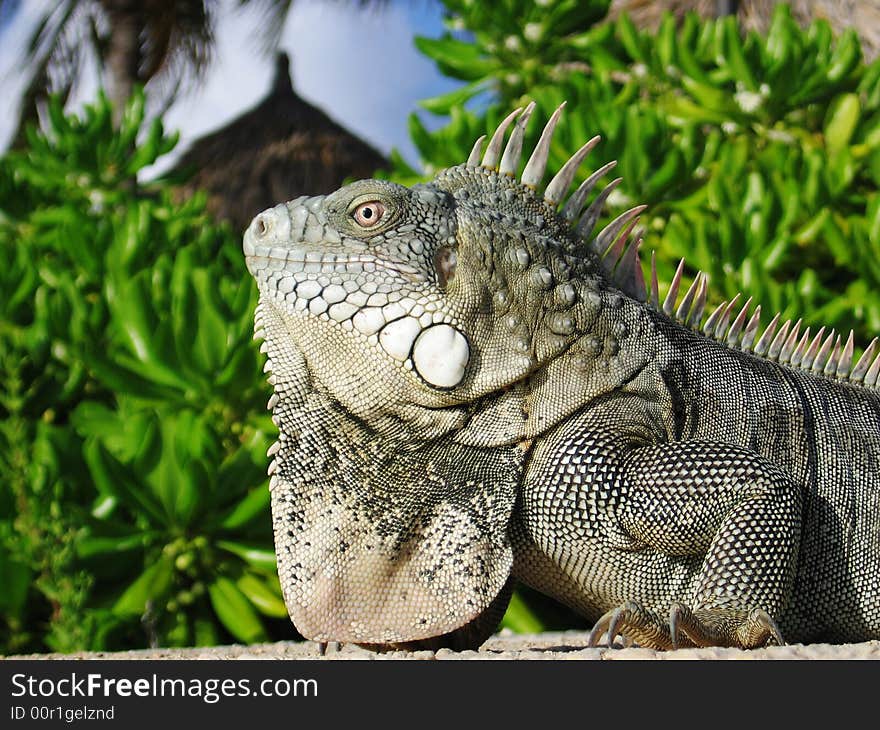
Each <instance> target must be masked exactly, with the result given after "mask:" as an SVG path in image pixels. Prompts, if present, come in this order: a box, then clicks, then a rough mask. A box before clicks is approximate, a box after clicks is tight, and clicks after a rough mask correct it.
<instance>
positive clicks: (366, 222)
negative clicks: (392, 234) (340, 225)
mask: <svg viewBox="0 0 880 730" xmlns="http://www.w3.org/2000/svg"><path fill="white" fill-rule="evenodd" d="M351 215H352V217H353V218H354V219H355V221H357V224H358V225H359V226H361V227H362V228H372V227H373V226H375V225H376V224H377V223H378V222H379V221H380V220H382V216H384V215H385V206H384V205H382V203H380V202H379V201H378V200H370V201H368V202H366V203H361V204H360V205H359V206H358V207H357V208H355V209H354V212H353V213H352V214H351Z"/></svg>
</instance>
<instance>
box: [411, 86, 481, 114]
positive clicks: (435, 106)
mask: <svg viewBox="0 0 880 730" xmlns="http://www.w3.org/2000/svg"><path fill="white" fill-rule="evenodd" d="M484 86H485V83H484V81H483V80H482V79H480V80H477V81H472V82H471V83H469V84H465V85H464V86H460V87H458V88H457V89H453V90H452V91H448V92H446V93H445V94H440V95H439V96H432V97H431V98H430V99H422V100H421V101H420V102H419V106H420V107H422V108H423V109H427V110H428V111H429V112H431V113H432V114H449V113H451V112H452V110H453V109H454V108H456V107H460V106H464V105H465V104H466V103H467V102H468V101H470V100H471V99H472V98H473V97H474V96H476V95H477V94H479V93H480V91H482V90H483V87H484Z"/></svg>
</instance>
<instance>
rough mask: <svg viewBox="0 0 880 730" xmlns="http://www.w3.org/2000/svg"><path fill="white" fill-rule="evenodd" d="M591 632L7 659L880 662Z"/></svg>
mask: <svg viewBox="0 0 880 730" xmlns="http://www.w3.org/2000/svg"><path fill="white" fill-rule="evenodd" d="M586 644H587V633H586V632H583V631H563V632H548V633H543V634H513V633H509V632H502V633H500V634H497V635H495V636H493V637H492V638H491V639H489V640H488V641H487V642H486V643H485V644H483V646H482V647H480V649H479V651H463V652H454V651H450V650H448V649H441V650H440V651H438V652H436V653H434V652H431V651H416V652H407V651H393V652H387V653H382V654H379V653H376V652H373V651H368V650H366V649H361V648H360V647H358V646H355V645H353V644H346V645H344V646H343V647H342V648H341V649H329V650H328V651H327V654H326V655H325V656H321V655H320V653H319V652H318V645H317V644H315V643H314V642H311V641H305V642H294V641H280V642H276V643H273V644H253V645H250V646H243V645H232V646H215V647H209V648H201V649H144V650H139V651H123V652H83V653H79V654H29V655H18V656H9V657H5V658H6V659H130V660H138V659H250V660H253V659H311V660H319V661H338V660H362V661H363V660H366V661H383V660H412V659H415V660H474V659H477V660H493V659H517V660H548V659H558V660H571V659H575V660H651V659H663V660H668V659H728V660H730V659H769V660H773V659H788V660H791V659H880V641H868V642H864V643H861V644H841V645H833V644H806V645H805V644H792V645H789V646H773V647H769V648H767V649H754V650H752V651H742V650H740V649H720V648H711V649H679V650H678V651H670V652H661V651H654V650H652V649H641V648H629V649H609V648H607V647H603V648H597V649H588V648H586Z"/></svg>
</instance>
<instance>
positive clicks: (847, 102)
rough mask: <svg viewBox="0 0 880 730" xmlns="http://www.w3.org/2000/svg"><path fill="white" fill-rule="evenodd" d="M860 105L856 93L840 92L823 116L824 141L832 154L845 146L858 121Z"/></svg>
mask: <svg viewBox="0 0 880 730" xmlns="http://www.w3.org/2000/svg"><path fill="white" fill-rule="evenodd" d="M860 115H861V105H860V104H859V97H858V95H857V94H841V95H840V96H838V97H837V98H836V99H835V100H834V101H833V102H832V104H831V107H830V108H829V109H828V114H827V115H826V117H825V143H826V144H827V145H828V150H829V152H831V153H832V154H833V153H835V152H838V151H840V150H841V149H843V148H844V147H846V146H847V145H848V144H849V142H850V140H851V139H852V136H853V132H855V129H856V127H857V126H858V123H859V117H860Z"/></svg>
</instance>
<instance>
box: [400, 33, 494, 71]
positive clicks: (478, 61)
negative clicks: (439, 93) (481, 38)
mask: <svg viewBox="0 0 880 730" xmlns="http://www.w3.org/2000/svg"><path fill="white" fill-rule="evenodd" d="M414 43H415V45H416V48H418V49H419V50H420V51H421V52H422V53H424V54H425V55H426V56H428V58H431V59H433V60H434V61H436V62H437V64H438V65H439V66H440V68H441V70H442V71H444V72H445V73H446V74H448V75H450V76H453V77H455V78H459V79H462V80H464V81H475V80H477V79H482V78H484V77H486V76H488V75H489V74H491V73H492V72H493V71H495V70H496V69H497V68H498V63H497V61H495V60H494V59H492V58H487V57H485V56H483V52H482V49H481V48H480V46H478V45H477V44H475V43H467V42H465V41H459V40H455V39H454V38H450V37H448V36H447V37H445V38H426V37H424V36H416V38H415V40H414Z"/></svg>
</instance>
